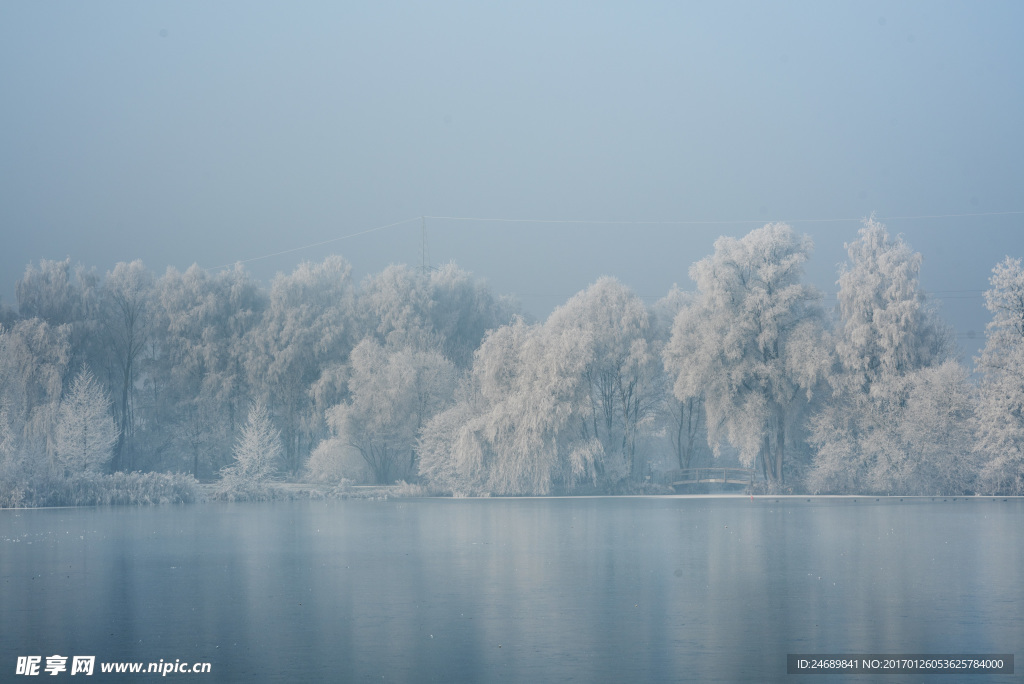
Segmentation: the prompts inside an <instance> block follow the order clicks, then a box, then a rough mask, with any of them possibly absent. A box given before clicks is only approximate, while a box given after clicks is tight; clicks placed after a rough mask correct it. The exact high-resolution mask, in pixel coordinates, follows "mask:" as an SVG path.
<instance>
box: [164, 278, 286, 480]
mask: <svg viewBox="0 0 1024 684" xmlns="http://www.w3.org/2000/svg"><path fill="white" fill-rule="evenodd" d="M156 291H157V300H158V306H156V307H154V308H155V309H156V310H155V312H154V326H153V330H154V332H153V337H154V340H155V341H154V346H155V347H156V353H155V358H154V360H153V362H152V364H151V366H150V369H149V370H150V372H149V373H147V374H146V382H145V392H144V393H145V396H146V400H147V401H146V402H145V405H146V408H147V409H148V410H149V411H150V412H152V414H153V415H158V416H159V420H150V421H148V430H147V434H146V441H147V443H149V444H156V445H166V446H165V450H166V451H167V452H169V453H170V454H172V456H171V457H170V458H168V459H166V460H164V465H165V466H171V467H175V468H179V467H181V465H182V464H181V463H180V462H173V461H172V460H171V459H173V458H174V457H175V456H174V455H179V454H182V453H183V452H184V453H185V454H187V456H188V468H189V470H191V471H192V474H193V475H194V476H196V477H199V473H200V471H203V472H210V473H212V472H217V471H218V470H219V469H220V467H221V466H222V465H224V464H223V463H222V462H220V458H221V456H220V454H229V453H230V450H231V441H232V439H233V435H234V433H235V431H236V423H240V422H241V420H242V419H243V418H244V415H245V414H244V407H245V405H246V404H247V403H248V399H247V397H248V383H247V382H246V377H245V370H244V366H243V362H244V360H245V344H244V343H245V338H246V336H247V335H248V334H250V332H251V331H252V329H253V328H254V327H255V326H256V325H257V324H258V322H259V320H260V314H261V313H262V311H263V308H264V307H265V305H266V297H265V295H264V294H263V293H262V292H260V291H259V288H258V287H257V285H256V284H255V283H254V282H253V281H252V280H251V279H250V278H249V276H248V275H247V274H246V273H245V271H244V270H243V269H242V268H241V266H238V267H236V268H235V269H233V270H230V271H226V272H223V273H220V274H218V275H216V276H211V275H209V274H207V272H206V271H205V270H203V269H201V268H199V267H198V266H196V265H193V266H192V267H190V268H189V269H188V270H187V271H185V272H184V273H181V272H179V271H177V270H176V269H173V268H169V269H168V270H167V272H166V273H165V274H164V276H163V277H161V278H160V280H159V281H158V282H157V284H156Z"/></svg>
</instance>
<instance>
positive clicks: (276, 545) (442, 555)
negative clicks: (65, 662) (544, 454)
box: [0, 497, 1024, 683]
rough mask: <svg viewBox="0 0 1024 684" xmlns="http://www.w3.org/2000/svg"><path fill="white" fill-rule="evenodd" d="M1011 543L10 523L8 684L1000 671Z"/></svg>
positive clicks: (384, 511) (556, 519) (224, 510)
mask: <svg viewBox="0 0 1024 684" xmlns="http://www.w3.org/2000/svg"><path fill="white" fill-rule="evenodd" d="M1022 537H1024V502H1022V501H1021V500H1018V499H1010V500H1008V501H1004V500H1003V499H1001V498H1000V499H997V500H993V499H989V498H985V499H963V498H960V499H957V500H956V501H953V500H952V499H946V500H943V499H941V498H938V499H936V500H934V501H932V500H930V499H924V500H920V499H914V500H911V499H907V500H905V501H903V502H900V501H899V500H898V499H888V500H887V499H882V500H881V501H878V502H876V500H875V498H874V497H859V498H858V499H857V500H856V501H855V500H853V499H811V500H810V501H808V500H807V499H806V498H782V499H778V500H776V499H775V498H771V497H768V498H758V499H756V500H755V501H753V502H752V501H751V500H750V498H749V497H748V498H570V499H562V498H558V499H555V498H552V499H476V500H448V499H422V500H417V499H406V500H397V501H395V500H393V501H386V502H385V501H332V502H288V503H275V504H204V505H193V506H179V507H169V506H168V507H148V508H102V509H52V510H3V511H0V635H2V638H0V673H4V675H3V676H2V677H0V679H3V680H7V679H9V677H8V675H13V674H14V672H15V664H16V661H17V658H18V657H19V656H28V655H39V656H42V657H43V664H44V665H45V658H46V656H50V655H54V654H60V655H65V656H73V655H94V656H96V662H97V670H98V668H99V665H98V664H99V663H100V662H104V661H107V662H114V661H139V662H146V663H148V662H156V661H159V660H160V659H163V660H164V661H165V662H173V661H175V660H176V659H178V660H181V661H184V662H209V663H211V669H212V672H211V674H209V675H184V674H171V675H168V676H169V677H170V678H171V679H175V680H188V681H207V682H213V681H217V682H226V681H238V682H241V681H255V682H261V681H281V682H286V681H287V682H299V681H305V682H313V681H344V682H348V681H352V682H362V681H367V682H369V681H375V682H380V681H385V682H419V681H438V682H489V681H508V682H547V681H577V682H645V681H646V682H654V681H657V682H666V681H706V682H710V681H721V682H736V681H773V680H783V679H787V675H786V655H787V654H788V653H851V654H852V653H863V654H867V653H945V654H954V653H1014V651H1015V649H1017V647H1018V646H1019V645H1020V644H1024V617H1022V616H1024V538H1022ZM1020 671H1021V670H1020V666H1019V665H1018V669H1017V672H1018V673H1019V672H1020ZM41 674H45V673H41ZM97 674H99V673H98V671H97ZM63 676H69V673H68V672H65V673H63ZM152 677H153V675H150V676H149V679H150V680H151V678H152ZM792 678H793V676H790V677H789V679H792ZM869 678H870V679H871V681H873V682H887V681H924V680H925V678H924V677H907V676H904V677H899V678H891V677H887V676H871V677H869ZM798 679H800V680H801V681H804V680H806V681H807V682H808V683H810V682H822V681H849V682H856V681H863V680H864V678H863V677H857V676H855V675H848V676H843V677H838V676H837V677H832V678H829V677H826V676H820V675H819V676H814V675H809V676H807V677H798ZM932 679H934V677H933V678H932ZM954 679H955V677H954ZM1013 679H1014V678H1013V677H1010V676H1001V677H1000V676H982V675H972V676H971V681H972V682H983V681H1011V680H1013ZM119 680H121V681H128V678H127V677H125V676H121V677H120V678H119Z"/></svg>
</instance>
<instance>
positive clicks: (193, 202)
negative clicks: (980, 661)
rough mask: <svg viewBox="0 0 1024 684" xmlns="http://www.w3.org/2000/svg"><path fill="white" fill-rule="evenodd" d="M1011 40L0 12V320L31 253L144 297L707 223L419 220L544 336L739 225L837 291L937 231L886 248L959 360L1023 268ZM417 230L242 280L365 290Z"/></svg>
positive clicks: (645, 19) (836, 27)
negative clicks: (564, 318)
mask: <svg viewBox="0 0 1024 684" xmlns="http://www.w3.org/2000/svg"><path fill="white" fill-rule="evenodd" d="M1021 25H1024V5H1022V4H1020V3H1012V2H1004V3H1000V2H985V3H977V2H934V1H930V2H900V3H871V2H846V3H844V2H828V3H823V2H785V3H782V2H780V3H769V2H737V3H728V2H714V3H711V2H707V3H674V2H673V3H669V2H664V3H655V2H650V3H624V2H623V3H600V2H588V3H571V2H559V3H550V2H544V3H500V4H499V3H475V2H466V3H455V2H438V3H397V2H395V3H391V2H380V3H377V2H374V3H336V2H324V3H314V2H306V3H293V4H285V3H257V2H220V3H216V4H214V3H199V2H176V3H132V2H93V3H78V2H48V3H13V2H11V3H3V4H0V92H3V93H4V97H3V104H2V105H0V237H2V241H3V249H2V250H0V295H2V297H3V301H4V302H6V303H8V304H12V303H13V297H14V284H15V282H16V281H17V279H18V278H19V277H20V276H21V274H22V272H23V270H24V268H25V265H26V264H27V263H29V262H30V261H37V260H38V259H40V258H54V259H63V258H65V257H71V259H72V261H75V262H79V261H80V262H82V263H84V264H86V265H90V266H96V267H97V269H99V270H100V271H101V272H103V271H106V270H108V269H110V268H111V267H112V266H113V265H114V264H115V263H116V262H118V261H123V260H131V259H135V258H141V259H143V260H144V261H145V263H146V264H147V266H149V268H150V269H152V270H154V271H156V272H158V273H160V272H162V271H163V269H164V268H165V267H166V266H168V265H173V266H175V267H178V268H181V269H183V268H186V267H188V266H189V265H190V264H192V263H193V262H197V263H199V264H200V265H202V266H205V267H213V266H217V265H220V264H225V263H231V262H234V261H236V260H241V259H249V258H252V257H258V256H261V255H266V254H272V253H277V252H281V251H284V250H289V249H291V248H295V247H300V246H303V245H308V244H312V243H319V242H322V241H325V240H330V239H333V238H337V237H341V236H345V235H349V234H353V233H358V232H361V231H365V230H367V229H370V228H374V227H378V226H383V225H386V224H389V223H393V222H396V221H403V220H406V219H411V218H416V217H419V216H422V215H427V216H457V217H484V218H516V219H520V218H542V219H558V220H592V221H605V222H607V221H623V222H641V221H652V222H658V221H667V222H673V221H677V222H699V221H708V222H712V223H708V224H693V223H679V224H673V225H649V224H648V225H640V224H636V223H624V224H620V225H609V224H598V223H594V224H586V223H568V224H554V223H497V222H474V221H451V220H442V219H428V220H427V229H428V244H429V252H430V258H431V260H432V261H433V262H435V263H437V262H444V261H449V260H454V261H456V262H457V263H458V264H459V265H460V266H462V267H464V268H467V269H470V270H472V271H474V272H475V273H477V274H478V275H480V276H483V277H485V278H487V279H488V280H489V281H490V282H491V284H492V285H493V286H494V287H495V289H496V290H498V291H500V292H506V293H515V294H518V295H519V296H520V298H521V299H522V301H523V303H524V305H525V307H526V308H527V309H528V310H529V311H531V312H532V313H534V314H535V315H538V316H543V315H546V314H547V312H548V311H550V309H551V308H552V307H553V306H555V305H557V304H559V303H561V302H563V301H565V299H567V298H568V297H569V296H571V295H572V294H574V293H575V292H577V291H578V290H580V289H582V288H583V287H585V286H586V285H587V284H589V283H591V282H593V281H594V280H595V279H596V278H597V277H599V276H600V275H603V274H610V275H614V276H617V277H619V278H620V279H621V280H623V281H624V282H625V283H627V284H628V285H630V286H632V287H633V288H634V289H635V290H636V291H637V292H639V293H640V294H641V295H643V296H645V297H648V298H650V299H653V298H656V297H658V296H661V295H663V294H664V293H665V292H666V291H667V290H668V288H669V287H670V286H671V285H672V284H673V283H676V282H678V283H679V284H680V286H682V287H684V288H689V287H690V286H691V285H690V282H689V279H688V277H687V271H688V269H689V266H690V264H691V263H693V262H694V261H696V260H697V259H700V258H702V257H703V256H705V255H707V254H709V253H710V252H711V250H712V243H713V241H714V239H715V238H716V237H717V236H718V235H721V234H728V235H736V236H738V235H742V234H744V233H746V232H747V231H749V230H750V229H752V228H754V227H757V225H759V224H758V223H757V222H758V221H763V222H767V221H771V220H787V221H790V222H792V223H793V225H794V227H796V228H797V229H799V230H801V231H804V232H807V233H809V234H810V235H811V236H812V237H813V238H814V241H815V244H816V250H815V255H814V257H813V259H812V262H811V263H810V264H809V266H808V275H809V278H810V279H811V280H812V281H813V282H814V283H815V284H817V285H818V286H819V287H821V288H822V289H823V290H825V291H827V292H834V290H835V285H834V281H835V278H836V276H835V270H836V265H837V264H838V263H839V262H841V261H842V260H843V259H844V257H845V253H844V251H843V243H844V242H845V241H849V240H851V239H853V238H854V237H855V235H856V230H857V228H858V223H857V220H858V219H859V218H861V217H863V216H866V215H868V214H870V213H871V212H876V214H877V215H878V216H880V217H924V216H928V217H934V216H941V217H942V218H887V220H886V221H885V223H886V224H887V225H888V226H889V229H890V232H892V233H902V234H904V236H905V237H906V239H907V240H908V241H909V242H910V243H911V245H912V246H913V247H914V248H915V249H917V250H918V251H920V252H922V253H923V255H924V267H923V276H922V279H923V281H924V284H925V287H926V288H928V289H929V290H931V291H933V292H935V294H936V297H937V298H938V299H940V300H941V301H942V303H943V307H944V309H945V312H946V316H947V318H948V319H949V320H950V321H951V322H952V323H953V324H954V325H955V326H956V328H957V330H958V332H959V334H960V335H961V342H963V343H964V344H965V345H966V346H967V347H968V354H967V356H969V355H970V353H972V352H970V349H971V348H972V345H974V344H975V343H976V341H977V335H978V334H979V333H981V331H982V330H983V328H984V325H985V322H986V321H987V320H988V315H987V312H985V311H984V310H983V302H982V299H981V290H983V289H984V288H985V287H986V286H987V278H988V274H989V271H990V269H991V268H992V266H993V265H994V264H995V263H996V262H997V261H999V260H1000V259H1002V258H1003V257H1004V256H1006V255H1012V256H1024V231H1022V230H1021V228H1022V227H1024V213H1015V214H1014V213H1010V214H1004V213H998V212H1024V197H1022V190H1021V188H1022V180H1024V134H1022V132H1021V124H1020V122H1021V121H1024V87H1022V85H1021V83H1024V80H1022V74H1024V41H1020V40H1019V36H1018V35H1017V34H1018V33H1019V28H1020V26H1021ZM997 213H998V214H997ZM949 215H956V216H949ZM805 219H818V220H810V221H805ZM820 219H842V220H829V221H822V220H820ZM420 230H421V226H420V223H419V222H418V221H412V222H410V223H406V224H403V225H400V226H395V227H393V228H389V229H384V230H380V231H375V232H372V233H368V234H365V235H361V236H358V237H354V238H351V239H346V240H340V241H336V242H333V243H330V244H328V245H321V246H319V247H315V248H310V249H305V250H299V251H292V252H288V253H286V254H281V255H278V256H276V257H273V258H268V259H260V260H256V261H251V262H248V263H247V267H248V268H249V269H250V270H251V271H252V272H253V273H254V274H255V275H256V276H257V277H259V278H260V279H262V280H264V282H269V279H270V278H271V277H272V276H273V274H274V273H275V272H277V271H282V270H284V271H290V270H291V269H292V268H294V267H295V265H296V264H297V263H298V262H299V261H301V260H303V259H314V260H315V259H321V258H323V257H324V256H325V255H326V254H328V253H331V252H338V253H341V254H342V255H344V256H345V257H346V258H347V259H348V260H349V261H350V262H352V264H353V267H354V270H355V272H356V274H357V275H358V276H362V275H365V274H367V273H371V272H374V271H377V270H379V269H380V268H383V267H384V266H386V265H387V264H388V263H393V262H405V263H419V260H420V243H421V240H420ZM970 331H974V334H975V338H974V341H971V339H970V338H969V337H968V333H969V332H970Z"/></svg>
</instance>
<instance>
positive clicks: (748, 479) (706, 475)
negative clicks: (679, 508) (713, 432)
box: [669, 468, 755, 487]
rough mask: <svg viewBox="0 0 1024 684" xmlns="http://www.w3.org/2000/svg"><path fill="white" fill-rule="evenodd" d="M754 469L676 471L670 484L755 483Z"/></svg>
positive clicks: (693, 469)
mask: <svg viewBox="0 0 1024 684" xmlns="http://www.w3.org/2000/svg"><path fill="white" fill-rule="evenodd" d="M754 473H755V471H754V469H753V468H685V469H682V470H674V471H672V473H671V476H670V480H669V483H670V484H671V485H672V486H673V487H674V486H677V485H688V484H703V483H708V484H713V483H718V484H738V485H749V484H753V483H754Z"/></svg>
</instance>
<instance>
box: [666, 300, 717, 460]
mask: <svg viewBox="0 0 1024 684" xmlns="http://www.w3.org/2000/svg"><path fill="white" fill-rule="evenodd" d="M696 301H697V300H696V297H695V296H694V294H693V293H692V292H684V291H683V290H680V289H679V287H678V286H676V285H673V286H672V289H671V290H669V292H668V294H667V295H666V296H665V297H663V298H661V299H660V300H658V301H657V302H655V304H654V306H653V307H652V313H653V315H654V320H655V324H654V328H655V339H656V340H657V346H658V351H657V356H658V358H659V360H660V362H661V363H662V371H661V374H660V377H659V378H658V380H659V382H658V384H657V389H656V392H657V395H658V398H659V403H658V409H657V411H658V420H659V422H660V426H661V431H662V432H663V434H664V435H665V437H667V439H668V443H669V445H670V446H671V449H672V456H673V460H672V463H671V466H672V467H678V468H679V469H681V470H682V469H686V468H690V467H691V466H693V465H696V463H697V462H698V461H699V459H701V458H703V457H706V455H707V454H708V453H710V450H711V448H710V447H709V446H708V430H707V422H706V416H705V412H704V395H703V393H701V394H697V395H694V396H690V397H687V398H686V399H685V400H680V399H678V398H676V396H675V393H674V392H673V387H672V383H671V382H670V381H669V380H668V378H669V376H670V373H669V371H668V369H667V368H665V367H664V361H665V357H664V355H663V353H662V352H663V351H664V348H665V346H666V345H667V344H668V341H669V339H670V338H671V335H672V324H673V322H674V321H675V319H676V316H678V315H679V312H680V311H682V310H683V309H685V308H688V307H691V306H694V305H695V304H696Z"/></svg>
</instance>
